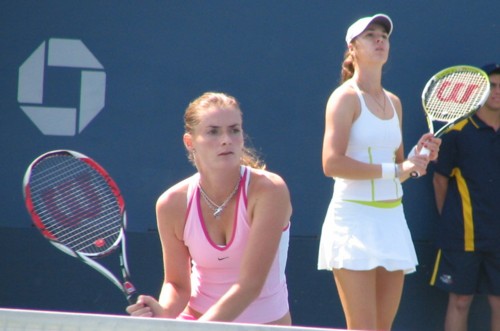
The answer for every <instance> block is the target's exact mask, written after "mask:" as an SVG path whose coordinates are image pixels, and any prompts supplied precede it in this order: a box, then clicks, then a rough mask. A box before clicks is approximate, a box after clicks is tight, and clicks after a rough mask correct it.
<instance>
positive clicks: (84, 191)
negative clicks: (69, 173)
mask: <svg viewBox="0 0 500 331" xmlns="http://www.w3.org/2000/svg"><path fill="white" fill-rule="evenodd" d="M90 180H91V178H90V175H89V174H88V173H82V174H79V175H77V176H75V177H74V178H73V179H72V180H71V181H67V182H63V183H61V184H60V185H57V186H53V187H50V188H48V189H46V190H44V191H43V192H41V194H40V196H41V199H42V202H43V204H44V205H45V208H46V210H47V217H51V218H52V219H54V220H55V221H56V222H59V223H62V224H63V225H65V226H71V227H74V226H79V225H80V223H81V222H91V221H92V219H95V218H97V217H99V216H100V215H101V211H102V209H101V206H102V203H101V202H100V201H99V199H100V198H99V194H98V193H99V192H98V191H97V190H96V188H95V187H93V186H92V185H90V184H89V183H90ZM75 192H79V194H80V195H82V196H83V197H85V198H84V199H73V200H69V199H61V197H69V196H72V195H75Z"/></svg>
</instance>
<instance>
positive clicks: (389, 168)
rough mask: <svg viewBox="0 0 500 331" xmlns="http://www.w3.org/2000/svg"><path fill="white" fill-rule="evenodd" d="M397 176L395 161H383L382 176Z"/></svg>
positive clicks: (385, 177) (391, 177) (388, 177)
mask: <svg viewBox="0 0 500 331" xmlns="http://www.w3.org/2000/svg"><path fill="white" fill-rule="evenodd" d="M395 177H396V167H395V164H394V163H382V178H383V179H393V178H395Z"/></svg>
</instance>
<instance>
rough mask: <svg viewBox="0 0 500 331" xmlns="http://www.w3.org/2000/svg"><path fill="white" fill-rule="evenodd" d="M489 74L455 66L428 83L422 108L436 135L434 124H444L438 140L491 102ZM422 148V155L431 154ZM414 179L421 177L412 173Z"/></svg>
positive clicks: (431, 129)
mask: <svg viewBox="0 0 500 331" xmlns="http://www.w3.org/2000/svg"><path fill="white" fill-rule="evenodd" d="M489 93H490V81H489V78H488V75H487V74H486V73H485V72H484V71H482V70H481V69H478V68H476V67H471V66H464V65H461V66H454V67H450V68H446V69H444V70H441V71H440V72H438V73H437V74H435V75H434V76H432V78H431V79H430V80H429V81H428V82H427V84H426V85H425V87H424V90H423V92H422V105H423V108H424V112H425V115H426V119H427V125H428V126H429V131H430V132H431V133H434V125H433V122H434V121H438V122H444V123H446V124H444V125H443V126H442V127H441V128H440V129H439V130H438V131H437V132H435V133H434V136H435V137H440V136H442V135H443V134H444V133H445V132H447V130H448V129H450V128H451V127H453V126H454V125H455V124H456V123H458V122H459V121H461V120H463V119H465V118H467V117H470V116H472V115H473V114H474V113H475V112H476V111H477V110H478V109H479V108H481V106H482V105H483V104H484V103H485V102H486V99H488V95H489ZM429 153H430V151H429V150H428V149H427V148H425V147H423V148H422V149H421V151H420V154H421V155H429ZM411 176H412V177H419V176H420V174H419V173H418V172H412V173H411Z"/></svg>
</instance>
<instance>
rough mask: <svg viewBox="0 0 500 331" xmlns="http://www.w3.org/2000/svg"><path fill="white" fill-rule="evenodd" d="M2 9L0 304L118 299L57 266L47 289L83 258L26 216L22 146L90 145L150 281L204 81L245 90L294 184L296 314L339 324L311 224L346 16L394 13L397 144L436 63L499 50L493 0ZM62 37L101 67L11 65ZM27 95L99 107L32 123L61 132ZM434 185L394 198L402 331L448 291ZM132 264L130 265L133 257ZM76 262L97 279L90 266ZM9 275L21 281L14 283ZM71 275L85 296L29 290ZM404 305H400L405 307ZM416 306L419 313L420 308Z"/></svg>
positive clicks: (390, 70) (246, 105) (269, 155)
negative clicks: (100, 101) (400, 224)
mask: <svg viewBox="0 0 500 331" xmlns="http://www.w3.org/2000/svg"><path fill="white" fill-rule="evenodd" d="M1 7H2V8H1V10H0V40H1V41H2V51H1V52H0V70H1V71H0V72H1V76H0V147H1V153H2V164H1V166H0V178H1V183H2V185H1V187H0V201H1V204H0V215H2V216H1V217H0V236H1V238H3V240H2V243H1V245H5V247H4V248H5V249H6V250H7V251H12V252H15V251H16V250H14V249H12V247H18V248H19V250H21V251H22V250H23V249H24V251H23V252H24V253H23V254H21V257H20V258H19V256H18V255H19V253H12V255H11V256H3V257H2V258H0V268H2V269H4V270H2V271H1V273H0V279H1V283H0V284H2V285H0V286H3V285H5V284H9V285H5V286H6V288H1V291H0V305H1V306H7V307H12V306H15V307H22V308H36V309H58V310H77V311H78V310H82V311H85V310H88V311H99V312H119V311H120V312H121V311H122V308H123V307H122V305H123V302H121V301H120V300H121V298H120V299H118V301H112V302H113V303H112V304H111V306H107V305H106V303H105V302H107V300H106V298H107V297H106V296H105V295H102V293H103V292H102V291H106V289H105V288H107V287H109V284H107V283H106V282H103V284H102V285H99V293H100V294H99V295H98V297H92V293H93V291H91V290H90V289H89V287H91V286H92V287H93V286H94V284H99V283H98V281H97V280H96V281H95V282H91V283H87V284H76V285H75V281H71V277H70V276H68V275H66V276H64V279H66V281H61V280H60V279H58V280H57V282H56V283H55V284H54V285H53V287H51V286H50V285H49V286H44V285H45V284H47V283H49V279H50V278H52V277H63V275H61V274H62V272H59V274H58V275H57V276H55V274H53V273H51V272H50V268H53V266H52V265H51V263H50V262H51V261H56V260H57V261H58V263H60V264H61V268H59V269H58V270H61V269H62V270H66V269H70V270H68V271H70V272H75V271H74V270H80V269H79V268H80V267H77V266H76V264H77V263H76V261H75V262H73V261H72V260H71V259H70V258H69V257H66V256H59V255H61V254H60V253H59V252H57V251H56V250H54V249H53V248H52V247H50V246H49V245H48V244H47V243H46V242H44V241H43V239H42V238H41V236H40V235H39V234H38V233H36V231H34V230H33V229H32V227H31V222H30V218H29V216H28V214H27V213H26V210H25V207H24V204H23V200H22V191H21V183H22V178H23V175H24V172H25V169H26V167H27V166H28V165H29V163H30V162H31V160H32V159H34V158H35V157H36V156H38V155H39V154H41V153H43V152H46V151H48V150H52V149H60V148H64V149H73V150H77V151H80V152H82V153H84V154H87V155H89V156H91V157H92V158H94V159H96V160H97V161H98V162H99V163H101V165H102V166H104V167H105V168H106V169H107V170H108V172H109V173H110V174H111V175H112V176H113V178H114V179H115V181H116V182H117V183H118V185H119V186H120V188H121V189H122V191H123V194H124V196H125V200H126V203H127V209H128V211H127V212H128V218H129V231H130V232H131V237H132V239H131V240H130V241H129V244H130V246H131V248H130V249H129V250H130V254H131V260H132V261H131V265H132V268H133V269H132V272H134V273H135V274H136V275H137V277H139V280H143V281H144V282H145V283H148V284H149V285H147V286H144V287H143V288H147V289H148V290H150V291H151V292H155V291H156V289H157V286H158V283H159V281H160V279H161V265H160V266H159V265H158V264H161V257H160V252H159V248H158V247H157V246H158V243H157V236H156V233H155V230H156V224H155V216H154V204H155V201H156V198H157V197H158V195H159V194H160V193H161V192H162V191H163V190H164V189H165V188H167V187H168V186H170V185H172V184H173V183H175V182H177V181H179V180H180V179H182V178H184V177H186V176H188V175H189V174H191V173H192V172H193V171H194V169H193V168H192V166H191V165H190V164H189V163H188V162H187V160H186V157H185V152H184V148H183V145H182V140H181V139H182V133H183V127H182V115H183V111H184V109H185V107H186V105H187V104H188V102H189V101H190V100H192V99H193V98H195V97H197V96H198V95H200V94H201V93H202V92H204V91H207V90H217V91H224V92H228V93H230V94H233V95H235V96H236V97H237V98H238V99H239V100H240V102H241V104H242V108H243V112H244V127H245V130H246V132H247V133H248V134H249V135H250V137H251V138H252V142H253V145H254V146H255V147H256V148H257V149H258V150H259V151H261V153H262V155H263V157H264V158H265V160H266V161H267V163H268V168H269V169H270V170H272V171H275V172H277V173H279V174H281V175H282V176H283V177H284V178H285V180H286V181H287V182H288V184H289V188H290V191H291V194H292V202H293V205H294V215H293V223H294V224H293V227H292V236H293V238H292V246H291V254H290V255H291V256H290V263H289V269H288V270H289V279H290V283H291V284H290V285H291V300H292V308H293V309H294V310H295V311H296V312H294V316H295V320H296V321H297V323H298V324H302V325H324V326H333V327H342V326H343V325H344V324H343V323H344V321H343V317H342V313H341V308H340V305H339V304H338V299H337V297H336V292H335V288H334V285H333V281H332V279H331V275H330V274H329V273H326V272H319V271H316V270H315V269H314V268H315V259H316V255H315V254H316V248H317V236H318V235H319V232H320V228H321V224H322V220H323V217H324V214H325V212H326V208H327V206H328V202H329V199H330V196H331V191H332V181H331V180H330V179H328V178H325V177H324V176H323V174H322V170H321V145H322V134H323V126H324V122H323V117H324V107H325V104H326V101H327V98H328V96H329V94H330V93H331V91H332V90H333V89H334V88H335V87H336V85H337V82H338V73H339V68H340V63H341V61H342V55H343V52H344V49H345V42H344V35H345V31H346V29H347V27H348V26H349V24H350V23H352V22H353V21H354V20H355V19H357V18H359V17H362V16H366V15H371V14H374V13H377V12H384V13H387V14H388V15H390V16H391V18H392V19H393V21H394V25H395V30H394V33H393V35H392V37H391V47H392V50H391V56H390V60H389V62H388V63H387V64H386V66H385V70H384V71H385V75H384V86H385V87H386V88H387V89H388V90H391V91H393V92H395V93H396V94H398V95H399V96H400V98H401V100H402V102H403V107H404V114H405V115H404V131H405V134H404V138H405V145H406V146H407V148H409V147H410V146H412V145H413V144H414V143H415V142H416V140H417V138H418V137H419V136H420V134H421V133H423V132H425V131H426V124H425V119H424V116H423V113H422V110H421V105H420V93H421V90H422V88H423V86H424V85H425V82H426V81H427V79H428V78H429V77H430V76H431V75H432V74H434V73H435V72H437V71H438V70H440V69H442V68H444V67H447V66H451V65H456V64H470V65H476V66H480V65H482V64H484V63H486V62H493V61H499V60H500V59H499V57H500V44H499V43H498V38H499V36H500V26H499V24H498V13H499V12H500V2H498V1H494V0H490V1H485V0H479V1H432V0H423V1H397V0H393V1H389V0H388V1H377V2H375V1H368V0H367V1H347V0H337V1H326V0H324V1H319V0H317V1H307V0H302V1H299V0H290V1H279V0H267V1H264V0H256V1H232V0H227V1H225V0H224V1H223V0H214V1H201V0H200V1H166V0H165V1H152V0H146V1H121V0H108V1H97V0H87V1H78V2H77V1H54V0H45V1H35V0H32V1H30V0H28V1H6V2H3V3H2V6H1ZM57 41H62V42H63V43H64V45H66V46H68V45H70V44H71V43H72V42H75V41H81V42H82V43H83V45H84V48H85V49H86V50H87V51H88V53H89V54H91V55H92V56H93V57H95V59H96V60H97V63H99V64H100V65H101V67H98V66H89V65H88V64H82V63H81V62H79V63H76V64H75V63H69V64H66V65H64V64H60V66H54V65H50V63H49V62H47V63H42V67H41V68H43V70H44V75H43V79H44V80H43V93H41V92H40V91H37V90H36V86H35V87H33V86H32V85H33V84H32V85H30V83H29V82H25V81H22V80H21V79H19V69H20V68H21V66H22V65H23V63H26V62H25V61H27V60H28V59H32V58H33V54H34V52H35V51H36V50H37V49H41V52H42V53H43V54H44V55H45V57H44V58H45V59H46V60H47V61H48V59H49V58H50V57H51V56H54V54H55V55H60V56H61V57H62V59H63V60H64V59H71V58H73V59H74V58H75V55H74V54H71V53H64V51H68V50H69V51H71V50H75V49H74V48H71V47H69V46H68V47H69V48H66V49H65V50H58V49H56V47H55V46H50V45H54V44H51V43H53V42H57ZM44 42H45V44H43V43H44ZM42 45H43V47H42ZM71 45H72V44H71ZM40 47H41V48H40ZM79 50H80V51H81V49H80V48H79ZM51 52H52V53H51ZM81 53H82V52H80V53H79V54H81ZM79 59H80V60H81V57H80V58H79ZM77 62H78V61H77ZM38 69H40V68H38ZM82 71H85V72H90V73H91V74H95V73H105V77H106V80H105V85H103V86H101V88H100V89H99V86H97V85H98V84H96V86H97V87H95V86H94V85H92V86H94V87H95V89H94V90H92V86H90V88H89V90H86V92H88V93H90V94H89V95H90V97H86V98H87V99H92V98H93V97H94V98H95V97H96V95H98V94H99V91H100V92H103V91H105V104H104V107H103V108H102V110H100V108H98V109H96V108H95V107H94V108H92V107H91V109H90V110H89V109H87V108H88V107H87V108H85V107H84V106H82V105H80V102H81V99H82V98H83V97H82V95H81V94H82V92H81V86H82V83H81V81H80V79H81V72H82ZM30 77H33V76H30ZM31 83H32V81H31ZM35 85H36V84H35ZM38 88H40V86H38ZM103 89H104V90H103ZM26 90H29V91H31V93H32V94H33V93H34V94H36V93H38V94H40V93H41V95H43V100H41V101H31V102H28V101H26V99H25V98H23V97H22V95H21V96H19V95H20V93H21V92H20V91H26ZM89 91H90V92H89ZM21 94H22V93H21ZM87 99H86V100H87ZM30 106H36V107H42V108H50V107H57V108H63V107H64V108H75V109H77V110H78V111H77V112H76V114H77V115H78V116H79V117H82V116H84V115H85V114H88V113H89V111H90V112H91V111H96V112H98V114H97V115H96V116H95V117H94V118H93V119H92V120H91V121H90V122H89V123H88V125H87V126H85V127H84V128H83V126H78V124H75V125H74V127H72V128H71V129H76V132H75V133H74V134H73V135H51V134H49V135H47V134H44V133H43V132H42V131H41V130H40V128H39V126H38V125H37V123H38V122H37V121H42V122H43V123H45V124H46V125H49V126H51V127H52V128H53V129H54V130H58V129H61V128H63V127H64V128H65V127H66V126H67V125H68V123H73V122H71V121H72V119H71V118H70V119H63V118H61V117H60V116H57V117H56V119H54V120H50V121H48V120H47V118H45V119H44V118H43V116H41V117H42V118H37V119H36V120H34V119H33V117H29V116H28V115H27V113H25V112H24V111H23V110H22V108H21V107H25V108H26V107H30ZM84 108H85V109H87V110H85V114H84V111H83V109H84ZM99 110H100V111H99ZM35 113H36V112H35ZM36 114H38V113H36ZM65 114H67V113H65ZM68 114H69V112H68ZM35 116H36V115H35ZM79 117H77V118H76V119H78V118H79ZM35 122H36V123H35ZM82 128H83V130H82V131H81V132H78V129H82ZM432 197H433V192H432V187H431V184H430V177H429V176H427V178H424V179H421V180H418V181H413V182H408V183H406V184H405V210H406V213H407V219H408V223H409V226H410V229H411V231H412V235H413V237H414V240H415V243H416V245H417V253H418V254H419V258H420V263H421V266H420V267H419V270H418V272H417V275H412V276H409V277H408V281H407V285H406V286H407V288H408V290H407V291H406V290H405V296H404V298H403V303H402V308H401V311H400V315H399V316H398V321H397V323H396V327H398V326H400V327H404V329H405V330H410V329H411V330H421V329H422V328H420V326H423V325H426V324H425V323H426V316H427V317H428V316H429V315H426V311H428V310H429V308H428V307H432V308H430V310H432V311H433V313H432V314H431V318H430V320H432V321H434V323H435V325H437V326H436V328H437V329H439V326H440V323H441V320H440V319H441V318H442V314H444V310H443V309H444V307H443V305H445V296H443V295H442V293H440V292H437V290H435V289H433V288H430V287H429V286H428V285H427V280H428V276H429V273H430V271H431V270H430V269H431V268H432V263H433V254H434V252H433V247H432V238H433V224H434V223H435V222H436V213H435V209H434V204H433V198H432ZM39 237H40V238H39ZM143 240H147V241H148V246H147V247H148V248H149V249H151V251H148V253H149V254H151V259H150V261H149V263H145V262H144V261H142V260H143V258H141V257H140V256H141V255H140V254H138V252H139V251H141V249H144V247H143V246H142V245H141V241H143ZM141 247H142V248H141ZM45 249H46V252H45ZM42 253H43V254H42ZM45 253H46V254H48V255H47V256H46V255H45ZM31 259H34V260H35V261H39V260H38V259H41V262H39V263H38V264H37V263H33V262H30V261H29V260H31ZM304 261H307V265H308V266H309V267H308V269H306V270H304V269H302V266H304ZM8 263H10V267H7V266H8V265H9V264H8ZM73 263H74V264H73ZM134 264H137V265H138V266H137V267H136V269H135V271H134ZM75 268H78V269H75ZM81 268H82V271H81V272H83V273H85V275H87V272H88V273H89V275H88V277H92V276H91V275H92V273H93V271H88V270H86V269H85V268H87V267H86V266H81ZM40 269H41V270H42V271H40ZM35 272H36V277H35ZM304 272H307V273H306V274H304ZM141 274H144V275H147V276H144V275H142V276H141ZM306 276H307V277H306ZM66 277H67V278H66ZM86 277H87V276H86ZM97 277H100V276H97ZM19 279H23V282H22V284H23V285H22V286H20V285H19V283H18V282H17V280H19ZM311 279H314V280H315V281H314V282H311V281H310V280H311ZM52 280H53V279H52ZM316 280H317V281H316ZM80 281H81V280H80ZM14 284H17V285H14ZM292 285H293V287H292ZM74 286H83V287H84V288H85V290H86V291H85V295H87V296H91V297H90V298H89V302H85V301H82V300H83V299H81V300H78V299H77V298H76V297H77V295H76V294H75V296H73V297H71V298H64V300H62V301H61V302H58V299H57V296H53V295H44V296H43V298H38V297H37V298H36V299H35V298H34V297H33V294H34V293H35V292H37V293H44V292H43V291H49V293H54V292H57V291H61V292H62V293H71V292H70V288H71V289H72V290H73V291H74V289H73V287H74ZM111 291H112V292H114V291H116V290H115V289H111ZM76 293H78V295H79V294H81V293H80V292H76ZM118 295H119V293H118ZM313 298H314V299H318V300H312V299H313ZM478 304H479V305H481V303H480V302H479V303H478ZM407 305H410V306H409V307H411V308H409V309H406V308H405V307H407ZM93 306H99V308H95V309H94V308H92V307H93ZM415 307H421V308H418V309H417V310H415ZM416 311H418V312H419V313H420V314H421V316H422V318H417V319H415V314H416ZM418 316H420V315H418ZM487 316H488V313H487V309H486V310H484V311H483V312H482V313H481V314H480V317H478V318H477V319H476V320H477V321H480V322H477V323H486V320H487ZM428 320H429V319H427V321H428ZM472 322H474V319H473V321H472ZM482 325H485V324H482Z"/></svg>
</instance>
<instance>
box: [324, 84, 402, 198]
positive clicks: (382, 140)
mask: <svg viewBox="0 0 500 331" xmlns="http://www.w3.org/2000/svg"><path fill="white" fill-rule="evenodd" d="M349 83H350V84H351V85H352V86H353V88H354V89H355V90H356V93H357V95H358V98H359V102H360V106H361V111H360V114H359V117H358V118H357V119H356V120H355V121H354V123H353V125H352V127H351V133H350V136H349V143H348V145H347V150H346V156H348V157H350V158H352V159H354V160H357V161H360V162H364V163H370V164H381V163H394V162H395V159H396V150H397V149H398V148H399V146H400V145H401V142H402V137H401V129H400V126H399V117H398V114H397V112H396V109H395V107H394V104H393V103H392V101H391V99H390V98H389V96H388V95H387V93H386V92H385V90H384V94H385V97H386V98H387V99H388V100H389V104H390V105H391V107H392V110H393V114H394V115H393V116H392V117H391V118H390V119H387V120H383V119H380V118H378V117H377V116H375V115H374V114H373V113H372V112H371V111H370V110H369V109H368V107H367V105H366V102H365V100H364V98H363V95H362V93H361V90H360V89H359V87H358V86H357V85H356V83H355V82H354V81H352V80H351V81H350V82H349ZM334 180H335V184H334V191H333V199H334V200H358V201H382V200H392V199H398V198H401V197H402V195H403V190H402V187H401V183H400V181H399V179H398V178H394V179H382V178H378V179H366V180H354V179H345V178H334Z"/></svg>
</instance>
